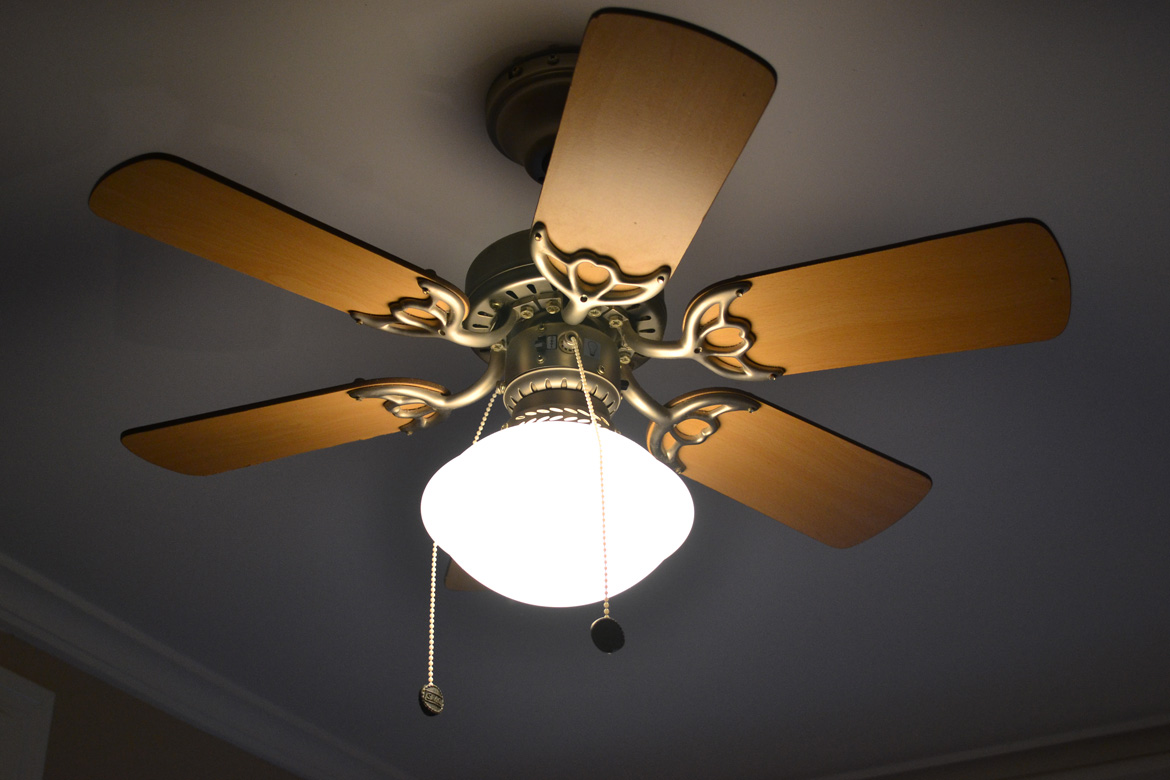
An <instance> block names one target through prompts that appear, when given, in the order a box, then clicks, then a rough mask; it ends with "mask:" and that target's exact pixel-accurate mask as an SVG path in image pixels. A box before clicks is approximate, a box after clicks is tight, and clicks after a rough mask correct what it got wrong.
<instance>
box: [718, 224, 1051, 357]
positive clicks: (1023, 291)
mask: <svg viewBox="0 0 1170 780" xmlns="http://www.w3.org/2000/svg"><path fill="white" fill-rule="evenodd" d="M745 278H746V280H747V281H749V282H751V287H750V289H748V291H747V292H746V293H744V294H743V296H742V297H740V298H738V299H736V300H735V301H734V302H733V303H732V304H731V306H730V312H731V313H732V314H734V315H735V316H737V317H743V318H745V319H747V320H749V321H750V322H751V324H752V331H753V332H754V334H755V336H756V339H757V341H756V344H755V345H754V346H753V347H752V348H751V349H750V350H748V352H747V357H749V358H750V359H752V360H754V361H756V362H757V363H760V364H763V365H767V366H782V367H783V368H784V369H785V372H786V373H788V374H797V373H800V372H802V371H819V370H822V369H826V368H838V367H841V366H852V365H860V364H863V363H877V362H881V361H884V360H900V359H902V358H910V357H919V356H922V355H936V354H941V353H944V352H960V351H963V350H968V349H981V348H984V347H998V346H1004V345H1007V344H1022V343H1026V342H1029V341H1043V340H1044V339H1050V338H1053V337H1054V336H1057V335H1059V334H1060V332H1061V331H1062V330H1064V326H1065V324H1066V323H1067V322H1068V314H1069V305H1070V289H1069V279H1068V268H1067V267H1066V266H1065V262H1064V256H1063V255H1062V254H1061V251H1060V247H1059V246H1058V245H1057V243H1056V239H1055V238H1053V236H1052V233H1050V232H1049V231H1048V228H1046V227H1045V226H1044V225H1042V224H1040V223H1039V222H1033V221H1020V222H1009V223H1005V224H1001V225H995V226H992V227H987V228H981V229H976V230H971V231H967V232H963V233H956V234H952V235H947V236H943V237H938V238H931V239H926V240H922V241H916V242H913V243H908V244H902V245H900V246H895V247H890V248H886V249H879V250H875V251H871V252H864V253H861V254H857V255H852V256H848V257H841V258H833V259H830V260H822V261H817V262H815V263H811V264H808V265H803V266H797V267H794V268H786V269H781V270H778V271H770V272H765V273H762V274H756V275H753V276H748V277H745Z"/></svg>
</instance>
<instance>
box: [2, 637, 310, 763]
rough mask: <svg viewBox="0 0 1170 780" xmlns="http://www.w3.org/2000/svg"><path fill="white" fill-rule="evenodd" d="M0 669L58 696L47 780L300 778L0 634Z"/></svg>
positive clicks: (51, 735)
mask: <svg viewBox="0 0 1170 780" xmlns="http://www.w3.org/2000/svg"><path fill="white" fill-rule="evenodd" d="M0 667H4V668H6V669H8V670H9V671H11V672H14V673H15V674H18V675H20V676H21V677H24V678H25V679H27V680H30V681H32V682H34V683H36V684H37V685H40V686H41V687H43V688H47V689H48V690H50V691H52V692H53V693H54V694H55V696H56V701H55V703H54V707H53V724H52V729H51V731H50V732H49V747H48V754H47V755H46V757H45V774H44V778H45V780H79V779H80V778H85V780H137V779H138V778H167V779H168V780H207V778H216V780H233V779H234V778H240V779H241V780H243V778H247V780H299V778H297V777H296V776H295V775H291V774H289V773H288V772H286V771H284V770H282V769H279V768H277V767H275V766H273V765H272V764H269V763H268V762H266V761H263V760H261V759H259V758H256V757H255V756H252V755H251V754H249V753H246V752H244V751H243V750H241V749H239V748H237V747H235V746H234V745H230V744H228V743H227V742H224V741H222V740H220V739H218V738H216V737H213V736H211V735H210V734H207V733H205V732H203V731H200V730H199V729H197V728H194V727H193V726H189V725H187V724H186V723H184V722H182V721H180V720H178V719H177V718H174V717H172V716H170V715H168V714H166V713H164V712H162V711H161V710H158V709H156V708H154V707H152V706H150V705H149V704H146V703H145V702H142V701H140V700H138V699H136V698H134V697H133V696H130V695H129V694H127V693H124V692H122V691H120V690H118V689H117V688H114V687H113V686H111V685H108V684H106V683H104V682H102V681H101V680H98V679H97V678H95V677H93V676H91V675H89V674H86V673H85V672H82V671H80V670H79V669H76V668H74V667H72V666H70V665H69V664H67V663H65V662H64V661H60V660H58V659H57V658H55V657H53V656H51V655H49V654H48V653H46V652H44V651H42V650H39V649H38V648H35V647H33V646H32V645H29V644H27V643H25V642H22V641H21V640H19V639H16V638H15V637H12V636H10V635H7V634H2V633H0Z"/></svg>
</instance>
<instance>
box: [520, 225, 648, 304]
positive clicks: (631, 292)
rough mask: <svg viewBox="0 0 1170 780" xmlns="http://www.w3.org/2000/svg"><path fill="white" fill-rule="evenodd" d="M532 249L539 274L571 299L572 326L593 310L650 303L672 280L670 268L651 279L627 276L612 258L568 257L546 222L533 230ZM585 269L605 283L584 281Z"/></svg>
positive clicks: (591, 254)
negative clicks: (594, 271) (596, 272)
mask: <svg viewBox="0 0 1170 780" xmlns="http://www.w3.org/2000/svg"><path fill="white" fill-rule="evenodd" d="M530 246H531V248H532V262H533V263H535V264H536V268H537V270H539V271H540V273H541V275H542V276H544V278H545V279H548V281H549V282H550V283H551V284H552V286H553V287H555V288H557V290H559V291H560V292H561V293H562V294H563V295H564V296H565V298H567V300H566V302H565V308H564V310H563V311H562V312H561V317H562V318H563V319H564V321H565V322H566V323H568V324H569V325H577V324H578V323H580V322H582V321H583V320H584V319H585V318H586V317H587V316H589V312H590V310H591V309H593V310H595V309H599V308H604V307H608V306H632V305H633V304H635V303H642V302H643V301H647V300H649V299H651V298H653V297H654V296H655V295H657V294H658V293H660V292H661V291H662V288H663V287H664V286H665V285H666V282H667V280H668V279H669V278H670V267H669V266H663V267H662V268H659V269H658V270H657V271H655V272H654V273H652V274H649V275H647V276H626V275H625V274H623V273H622V269H621V267H620V266H618V264H617V261H615V260H614V259H613V258H612V257H605V256H603V255H599V254H597V253H596V252H593V251H590V250H588V249H581V250H578V251H576V252H573V253H572V254H569V253H566V252H564V251H562V250H561V249H559V248H558V247H557V246H556V244H554V243H553V242H552V239H551V238H550V237H549V234H548V229H547V228H546V227H545V225H544V223H543V222H537V223H536V224H534V225H533V226H532V233H531V241H530ZM562 266H563V267H564V270H563V271H562V270H561V267H562ZM584 268H597V269H598V270H600V271H601V272H602V273H603V274H605V280H604V281H602V282H600V283H590V282H586V281H585V280H584V279H582V278H581V271H582V270H583V269H584Z"/></svg>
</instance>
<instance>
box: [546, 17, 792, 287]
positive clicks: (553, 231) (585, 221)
mask: <svg viewBox="0 0 1170 780" xmlns="http://www.w3.org/2000/svg"><path fill="white" fill-rule="evenodd" d="M775 86H776V74H775V72H774V71H773V70H772V69H771V67H770V66H768V64H767V63H765V62H764V61H763V60H761V59H759V58H758V57H756V56H755V55H754V54H751V53H750V52H748V51H746V50H745V49H742V48H740V47H738V46H736V45H735V44H732V43H730V42H728V41H725V40H723V39H721V38H718V37H716V36H715V35H713V34H711V33H708V32H706V31H703V30H700V29H697V28H694V27H690V26H687V25H685V24H682V23H680V22H676V21H673V20H668V19H664V18H660V17H654V16H647V15H643V14H637V13H631V12H626V11H608V10H607V11H600V12H598V13H597V14H595V15H594V16H593V18H592V19H591V20H590V22H589V26H588V27H587V28H586V30H585V40H584V42H583V43H582V44H581V53H580V55H579V56H578V59H577V65H576V68H575V69H574V71H573V81H572V85H571V86H570V88H569V96H568V100H567V102H566V104H565V110H564V114H563V115H562V117H561V124H560V129H559V130H558V131H557V139H556V144H555V146H554V147H553V153H552V158H551V160H550V162H549V168H548V173H547V175H546V176H545V180H544V189H543V190H542V191H541V193H540V202H539V204H538V205H537V209H536V221H537V222H543V223H544V224H545V226H546V228H547V230H548V237H549V239H550V240H551V241H553V242H554V243H555V244H556V246H558V247H559V248H560V249H562V250H564V251H567V252H575V251H578V250H580V249H589V250H592V251H593V252H596V253H598V254H601V255H605V256H608V257H611V258H613V259H614V260H615V261H616V262H617V264H618V265H619V267H620V268H621V270H622V271H623V272H624V273H625V274H626V275H628V276H646V275H648V274H651V273H654V272H656V271H658V270H659V269H660V268H662V267H663V266H669V267H670V268H671V269H673V268H674V267H675V266H676V265H678V262H679V260H680V259H681V258H682V256H683V253H684V252H685V251H686V249H687V246H688V245H689V244H690V243H691V239H692V238H693V237H694V235H695V231H696V230H698V228H699V223H700V222H702V221H703V217H704V216H705V215H706V213H707V209H708V208H709V207H710V206H711V202H712V201H713V200H714V199H715V196H716V195H717V194H718V193H719V188H720V187H722V186H723V181H724V179H726V178H727V174H728V173H729V172H730V171H731V168H732V166H733V165H734V164H735V161H736V158H738V157H739V154H740V152H741V151H742V150H743V147H744V144H746V143H747V140H748V136H750V135H751V133H752V130H753V128H755V126H756V122H757V121H759V118H760V115H761V114H762V113H763V111H764V107H765V106H766V105H767V104H768V100H769V98H770V97H771V95H772V91H773V89H774V88H775Z"/></svg>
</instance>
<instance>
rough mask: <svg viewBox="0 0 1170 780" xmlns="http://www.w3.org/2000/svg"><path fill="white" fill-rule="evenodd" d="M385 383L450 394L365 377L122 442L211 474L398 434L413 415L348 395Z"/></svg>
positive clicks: (146, 430)
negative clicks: (405, 416)
mask: <svg viewBox="0 0 1170 780" xmlns="http://www.w3.org/2000/svg"><path fill="white" fill-rule="evenodd" d="M383 384H411V385H414V386H416V387H422V388H425V389H427V390H432V391H434V392H438V393H443V394H446V392H447V390H446V388H444V387H443V386H442V385H437V384H434V383H433V382H425V381H423V380H420V379H373V380H362V381H358V382H355V383H353V384H350V385H342V386H339V387H332V388H328V389H326V390H318V391H316V392H312V393H304V394H301V395H295V396H288V397H286V398H277V399H275V400H272V401H266V402H264V403H259V404H253V405H251V406H238V407H235V408H232V409H224V410H222V411H219V412H211V413H210V414H203V415H199V416H197V417H186V418H183V419H181V420H172V421H170V422H164V423H158V424H156V425H148V426H145V427H143V428H133V429H131V430H128V431H126V432H125V433H123V434H122V444H124V445H126V449H128V450H130V451H131V452H133V453H134V454H135V455H137V456H139V457H140V458H143V459H144V460H147V461H149V462H151V463H153V464H155V465H156V466H162V467H163V468H166V469H170V470H171V471H177V472H179V473H180V474H193V475H199V476H206V475H209V474H219V473H220V472H223V471H231V470H232V469H238V468H243V467H244V466H254V465H256V464H257V463H265V462H267V461H270V460H276V459H277V458H284V457H287V456H289V455H296V454H298V453H301V452H310V451H312V450H320V449H324V448H326V447H334V446H336V445H338V444H345V443H347V442H351V441H360V440H362V439H371V438H373V437H375V436H381V435H383V434H386V433H394V432H396V431H398V430H399V429H400V428H402V426H404V425H406V424H407V423H408V422H410V420H408V419H403V418H401V417H396V416H395V415H393V414H391V413H390V412H388V411H387V410H386V408H385V407H384V406H383V405H382V403H381V402H379V401H376V400H363V401H359V400H357V399H355V398H353V397H352V396H350V395H349V391H350V390H353V389H355V388H359V387H376V386H378V385H383Z"/></svg>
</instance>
